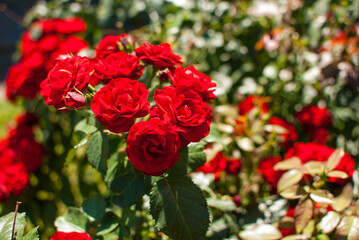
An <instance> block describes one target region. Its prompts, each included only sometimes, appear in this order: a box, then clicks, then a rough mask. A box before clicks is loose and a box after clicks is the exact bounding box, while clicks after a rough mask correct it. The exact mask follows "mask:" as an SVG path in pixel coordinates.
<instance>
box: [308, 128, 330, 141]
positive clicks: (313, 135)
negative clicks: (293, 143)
mask: <svg viewBox="0 0 359 240" xmlns="http://www.w3.org/2000/svg"><path fill="white" fill-rule="evenodd" d="M309 139H310V141H312V142H315V143H319V144H325V143H326V142H328V140H329V131H328V130H327V129H325V128H313V129H310V130H309Z"/></svg>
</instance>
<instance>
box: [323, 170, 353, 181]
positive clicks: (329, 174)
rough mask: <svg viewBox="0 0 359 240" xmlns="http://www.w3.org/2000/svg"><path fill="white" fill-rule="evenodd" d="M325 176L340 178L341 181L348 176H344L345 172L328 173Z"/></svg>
mask: <svg viewBox="0 0 359 240" xmlns="http://www.w3.org/2000/svg"><path fill="white" fill-rule="evenodd" d="M327 176H328V177H336V178H342V179H346V178H348V177H349V176H348V174H346V173H345V172H342V171H337V170H334V171H330V172H328V173H327Z"/></svg>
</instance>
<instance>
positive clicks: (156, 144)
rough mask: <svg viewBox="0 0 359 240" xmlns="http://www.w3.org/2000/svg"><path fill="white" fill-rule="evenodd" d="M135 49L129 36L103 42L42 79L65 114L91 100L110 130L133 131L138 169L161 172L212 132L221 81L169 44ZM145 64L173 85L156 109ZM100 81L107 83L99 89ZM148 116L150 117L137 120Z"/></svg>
mask: <svg viewBox="0 0 359 240" xmlns="http://www.w3.org/2000/svg"><path fill="white" fill-rule="evenodd" d="M132 49H134V39H133V38H131V37H130V36H129V35H128V34H124V35H120V36H107V37H105V38H104V39H103V40H101V42H100V43H99V45H98V47H97V49H96V57H95V58H94V59H89V58H87V57H80V56H77V55H73V56H66V57H63V58H62V59H59V60H58V61H57V62H56V64H55V66H54V67H53V68H52V70H51V71H50V72H49V74H48V76H47V78H46V79H45V80H44V81H43V82H42V83H41V91H40V93H41V95H42V97H43V98H44V99H45V102H46V104H48V105H53V106H55V108H56V109H59V110H62V111H64V112H66V111H69V109H77V108H81V107H83V106H85V104H86V102H87V100H88V101H89V102H90V104H91V109H92V111H93V113H94V114H95V118H96V119H97V120H98V122H100V123H101V124H102V125H104V126H105V127H106V128H107V129H108V130H109V131H111V132H114V133H122V132H127V131H129V133H128V138H127V155H128V157H129V160H130V161H131V162H132V164H133V165H134V166H135V168H137V169H138V170H140V171H142V172H143V173H145V174H148V175H161V174H163V173H164V172H165V171H166V170H167V169H168V168H170V167H172V166H173V165H174V164H175V163H176V162H177V161H178V160H179V149H180V148H182V147H185V146H186V145H188V144H189V143H190V142H198V141H200V140H201V139H202V138H203V137H205V136H206V135H207V134H208V133H209V130H210V124H211V122H212V114H211V110H210V108H209V106H208V105H207V102H208V101H210V100H211V99H215V95H214V94H213V92H214V89H213V88H214V87H215V86H216V84H215V83H213V82H212V81H211V79H210V78H209V77H207V76H206V75H205V74H203V73H200V72H198V71H197V70H196V69H195V68H194V67H193V66H190V67H187V68H183V67H182V66H180V64H181V63H182V61H181V57H180V56H178V55H176V54H174V53H173V52H172V51H171V47H170V45H169V44H167V43H163V44H160V45H152V44H146V43H144V44H143V45H142V46H140V47H137V48H136V49H134V51H132ZM150 66H151V67H150ZM145 67H149V68H152V69H153V70H152V71H153V72H154V73H156V71H157V72H158V74H159V78H160V79H161V80H163V79H164V77H163V75H166V76H167V78H168V79H170V80H171V83H172V85H170V86H165V87H163V88H162V89H157V90H156V91H155V92H154V96H153V100H154V102H155V103H156V106H154V107H152V108H151V105H150V102H149V101H148V96H149V90H148V88H150V83H151V79H147V81H148V83H147V84H148V86H147V87H146V86H145V84H144V83H143V81H141V79H140V78H141V76H142V75H143V71H144V69H145ZM148 71H150V70H148ZM153 76H154V75H153ZM100 84H101V85H100ZM97 85H98V86H100V87H101V86H102V87H101V88H100V89H99V90H98V91H96V92H95V88H94V87H95V86H97ZM166 85H169V84H168V83H167V84H166ZM94 92H95V93H94ZM93 94H94V95H93ZM92 95H93V97H92ZM91 98H92V99H91ZM148 114H149V117H150V119H149V120H148V121H140V122H137V123H136V124H135V119H136V118H143V117H146V116H147V115H148Z"/></svg>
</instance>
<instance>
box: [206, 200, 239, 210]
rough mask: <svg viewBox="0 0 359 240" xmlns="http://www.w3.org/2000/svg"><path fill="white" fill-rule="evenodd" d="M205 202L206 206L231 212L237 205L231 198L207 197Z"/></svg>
mask: <svg viewBox="0 0 359 240" xmlns="http://www.w3.org/2000/svg"><path fill="white" fill-rule="evenodd" d="M207 204H208V206H210V207H214V208H217V209H219V210H221V211H222V212H231V211H234V210H236V209H237V206H236V205H235V204H234V202H233V201H232V200H222V199H215V198H209V199H208V200H207Z"/></svg>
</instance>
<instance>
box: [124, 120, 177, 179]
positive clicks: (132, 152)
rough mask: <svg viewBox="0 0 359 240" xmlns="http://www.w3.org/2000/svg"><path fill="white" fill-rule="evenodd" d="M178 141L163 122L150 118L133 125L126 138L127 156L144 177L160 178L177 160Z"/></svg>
mask: <svg viewBox="0 0 359 240" xmlns="http://www.w3.org/2000/svg"><path fill="white" fill-rule="evenodd" d="M180 144H181V143H180V139H179V136H178V134H177V133H176V132H175V131H174V130H173V129H172V128H171V126H170V125H168V124H167V123H166V122H165V121H163V120H160V119H158V118H152V119H150V120H149V121H147V122H145V121H142V122H138V123H136V124H135V125H133V126H132V127H131V129H130V131H129V133H128V137H127V149H126V151H127V156H128V159H129V160H130V162H131V163H132V164H133V166H134V167H135V168H136V169H138V170H140V171H141V172H143V173H144V174H146V175H152V176H160V175H162V174H163V173H165V172H166V170H167V169H168V168H171V167H172V166H173V165H174V164H175V163H176V162H177V161H178V160H179V157H180V155H179V148H180Z"/></svg>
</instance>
